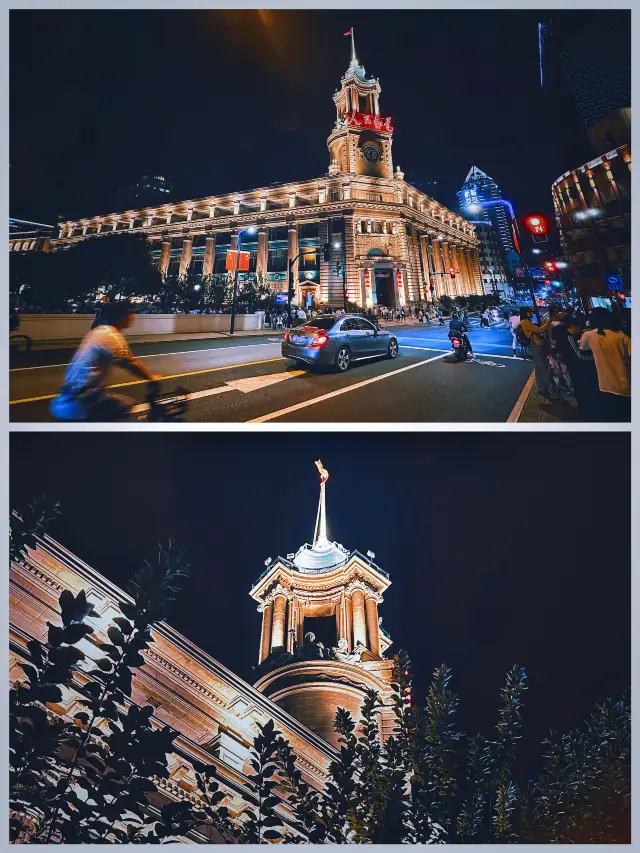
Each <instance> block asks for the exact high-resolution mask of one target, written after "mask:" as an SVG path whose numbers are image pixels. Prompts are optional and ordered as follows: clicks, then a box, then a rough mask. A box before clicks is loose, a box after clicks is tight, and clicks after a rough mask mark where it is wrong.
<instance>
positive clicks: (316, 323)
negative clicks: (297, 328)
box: [304, 317, 336, 329]
mask: <svg viewBox="0 0 640 853" xmlns="http://www.w3.org/2000/svg"><path fill="white" fill-rule="evenodd" d="M335 323H336V318H335V317H314V318H313V320H307V322H306V323H305V324H304V325H305V327H306V328H309V327H313V328H316V329H331V328H332V327H333V326H335Z"/></svg>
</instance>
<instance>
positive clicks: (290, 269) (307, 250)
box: [287, 248, 318, 328]
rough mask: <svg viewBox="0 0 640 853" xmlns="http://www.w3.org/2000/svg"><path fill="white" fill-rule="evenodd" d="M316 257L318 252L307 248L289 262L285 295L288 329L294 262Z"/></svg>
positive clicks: (292, 291) (292, 292) (292, 293)
mask: <svg viewBox="0 0 640 853" xmlns="http://www.w3.org/2000/svg"><path fill="white" fill-rule="evenodd" d="M310 254H311V255H317V254H318V250H317V249H313V248H309V249H303V250H302V251H301V252H298V254H297V255H296V256H295V258H291V259H290V261H289V290H288V293H287V315H288V320H289V328H291V300H292V299H293V295H294V290H293V268H294V266H295V263H296V261H297V260H298V259H299V258H301V257H302V256H303V255H310Z"/></svg>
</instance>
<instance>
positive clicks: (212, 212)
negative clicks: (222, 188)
mask: <svg viewBox="0 0 640 853" xmlns="http://www.w3.org/2000/svg"><path fill="white" fill-rule="evenodd" d="M215 217H216V206H215V204H210V205H209V219H215Z"/></svg>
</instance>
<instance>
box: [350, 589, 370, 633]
mask: <svg viewBox="0 0 640 853" xmlns="http://www.w3.org/2000/svg"><path fill="white" fill-rule="evenodd" d="M351 601H352V603H353V645H354V646H357V645H358V643H362V645H363V646H366V645H367V624H366V618H365V615H364V593H363V591H362V590H361V589H354V590H353V595H352V596H351Z"/></svg>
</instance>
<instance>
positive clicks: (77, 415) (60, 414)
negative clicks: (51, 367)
mask: <svg viewBox="0 0 640 853" xmlns="http://www.w3.org/2000/svg"><path fill="white" fill-rule="evenodd" d="M133 319H134V314H133V310H132V308H131V304H130V302H129V301H128V300H122V301H120V302H110V303H108V304H106V305H104V307H103V309H102V312H101V316H100V323H101V324H100V325H99V326H96V327H95V328H93V329H91V331H89V332H87V334H86V335H85V337H84V339H83V341H82V343H81V344H80V346H79V347H78V350H77V351H76V354H75V355H74V357H73V360H72V361H71V364H69V366H68V367H67V370H66V373H65V376H64V380H63V382H62V388H61V389H60V394H59V395H58V396H57V397H56V398H55V399H54V400H53V401H52V402H51V413H52V415H53V416H54V417H55V418H57V419H58V420H62V421H115V420H120V419H122V418H124V417H125V416H126V415H127V414H128V412H129V410H130V409H131V406H132V405H133V400H131V399H129V398H127V397H123V396H121V395H119V394H114V393H113V392H111V391H110V390H109V389H108V387H107V377H108V374H109V370H110V368H111V367H113V366H116V365H119V366H120V367H124V368H126V369H127V370H129V371H130V372H131V373H133V374H134V376H139V377H141V378H142V379H147V380H148V381H149V382H155V381H157V379H158V377H156V376H154V375H153V374H152V373H150V372H149V371H148V370H147V368H146V367H145V366H144V364H143V363H142V361H140V360H139V359H137V358H135V357H134V355H133V353H132V352H131V350H130V349H129V344H128V343H127V341H126V340H125V337H124V334H123V331H124V329H127V328H129V326H130V325H131V323H132V322H133Z"/></svg>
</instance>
